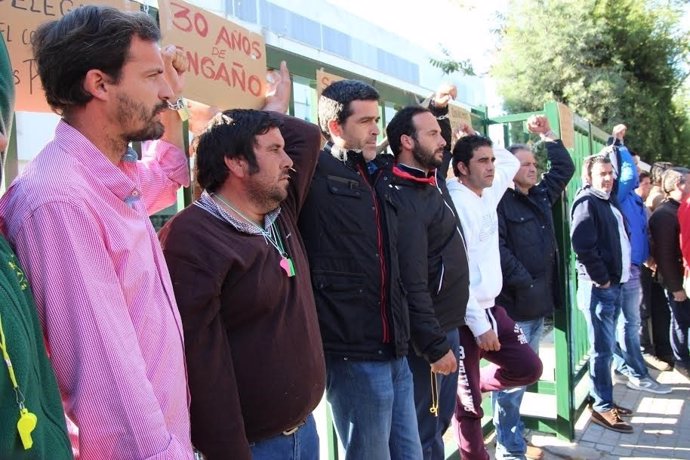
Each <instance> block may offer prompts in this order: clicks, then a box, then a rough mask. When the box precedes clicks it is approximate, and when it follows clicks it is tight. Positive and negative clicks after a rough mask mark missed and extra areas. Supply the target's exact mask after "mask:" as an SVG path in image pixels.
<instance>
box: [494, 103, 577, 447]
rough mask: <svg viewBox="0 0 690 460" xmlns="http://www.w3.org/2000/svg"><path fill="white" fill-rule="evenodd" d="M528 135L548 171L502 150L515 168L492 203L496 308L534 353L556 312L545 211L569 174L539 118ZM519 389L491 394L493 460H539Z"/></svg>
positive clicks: (553, 247)
mask: <svg viewBox="0 0 690 460" xmlns="http://www.w3.org/2000/svg"><path fill="white" fill-rule="evenodd" d="M527 128H528V129H529V131H530V132H531V133H534V134H539V136H540V138H541V140H542V141H544V143H545V145H546V152H547V155H548V159H549V162H550V163H551V167H550V168H549V170H548V171H546V173H544V175H543V176H542V177H541V180H539V176H538V175H537V162H536V159H535V158H534V153H532V150H531V149H530V147H529V146H527V145H523V144H516V145H512V146H510V147H509V148H508V150H509V151H510V152H511V153H512V154H513V155H515V158H517V159H518V160H520V169H519V170H518V172H517V173H516V174H515V177H514V178H513V183H514V184H515V188H509V189H508V190H506V192H505V193H504V194H503V198H501V202H500V203H499V204H498V237H499V244H500V252H501V272H502V273H503V288H502V289H501V294H500V295H499V296H498V299H497V303H498V304H499V305H502V306H503V307H504V308H505V309H506V312H507V313H508V315H509V316H510V317H511V318H512V319H513V320H514V321H515V324H517V325H518V326H520V329H521V330H522V333H523V334H524V336H525V340H527V342H528V343H529V346H530V347H532V349H533V350H534V351H535V352H536V353H539V341H540V340H541V337H542V333H543V329H544V317H545V316H547V315H551V314H552V313H553V310H554V308H560V306H561V304H562V300H561V287H560V286H559V282H558V246H557V243H556V235H555V232H554V227H553V218H552V211H551V207H552V206H553V205H554V204H555V203H556V202H557V201H558V199H559V198H560V197H561V194H562V193H563V190H565V187H566V186H567V185H568V181H570V179H571V178H572V177H573V174H574V173H575V165H574V164H573V160H572V159H571V158H570V154H569V153H568V150H566V148H565V147H564V146H563V142H561V141H560V140H559V139H558V138H557V136H556V134H555V133H554V132H553V131H551V126H550V125H549V121H548V119H547V118H546V117H545V116H541V115H540V116H533V117H530V119H529V120H528V121H527ZM524 394H525V387H517V388H511V389H509V390H503V391H495V392H493V394H492V395H493V398H492V402H493V406H494V407H493V409H494V418H493V420H494V426H495V427H496V458H497V459H499V460H508V459H519V460H523V459H525V458H526V459H540V458H542V456H543V452H542V451H541V449H539V448H538V447H535V446H528V445H527V443H526V442H525V439H524V424H523V423H522V420H521V419H520V404H521V403H522V397H523V395H524Z"/></svg>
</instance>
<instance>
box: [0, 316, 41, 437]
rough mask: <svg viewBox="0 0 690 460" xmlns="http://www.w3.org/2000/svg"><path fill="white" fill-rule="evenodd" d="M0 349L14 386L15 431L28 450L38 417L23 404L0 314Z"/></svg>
mask: <svg viewBox="0 0 690 460" xmlns="http://www.w3.org/2000/svg"><path fill="white" fill-rule="evenodd" d="M0 350H2V357H3V359H4V360H5V363H6V364H7V371H8V373H9V374H10V381H11V382H12V388H14V394H15V398H16V400H17V406H18V407H19V421H18V422H17V431H19V437H20V438H21V441H22V445H23V446H24V450H28V449H31V447H32V446H33V445H34V441H33V439H32V438H31V432H32V431H34V429H35V428H36V423H37V422H38V417H36V414H34V413H31V412H29V409H27V408H26V406H25V405H24V402H25V398H24V394H23V393H22V390H20V389H19V384H18V383H17V376H16V375H14V367H13V366H12V359H10V353H9V351H8V350H7V340H6V339H5V330H4V329H3V328H2V316H0Z"/></svg>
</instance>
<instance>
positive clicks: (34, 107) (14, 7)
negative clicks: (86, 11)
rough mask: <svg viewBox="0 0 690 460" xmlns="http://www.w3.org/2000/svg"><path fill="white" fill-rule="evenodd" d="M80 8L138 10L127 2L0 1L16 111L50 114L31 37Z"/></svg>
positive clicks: (0, 22)
mask: <svg viewBox="0 0 690 460" xmlns="http://www.w3.org/2000/svg"><path fill="white" fill-rule="evenodd" d="M82 5H108V6H112V7H115V8H117V9H120V10H126V11H139V9H140V5H139V4H138V3H136V2H133V1H129V0H0V34H2V36H3V38H4V39H5V42H7V48H8V50H9V52H10V61H12V72H13V74H14V84H15V89H16V92H17V102H16V109H17V110H20V111H27V112H50V111H51V110H50V107H49V106H48V103H47V102H46V100H45V95H44V94H43V87H42V86H41V80H40V78H39V76H38V68H37V66H36V61H35V60H34V57H33V52H32V51H31V37H32V36H33V35H34V33H35V31H36V29H37V28H38V26H39V25H41V24H42V23H44V22H46V21H53V20H57V19H60V18H61V17H63V16H64V15H65V14H67V13H69V12H70V11H72V10H73V9H75V8H78V7H80V6H82Z"/></svg>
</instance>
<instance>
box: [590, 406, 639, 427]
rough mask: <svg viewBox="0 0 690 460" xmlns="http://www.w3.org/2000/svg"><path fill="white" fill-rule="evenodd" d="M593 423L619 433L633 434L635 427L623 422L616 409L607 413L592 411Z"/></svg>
mask: <svg viewBox="0 0 690 460" xmlns="http://www.w3.org/2000/svg"><path fill="white" fill-rule="evenodd" d="M592 422H594V423H596V424H597V425H601V426H603V427H604V428H607V429H609V430H613V431H618V432H619V433H632V432H633V427H632V426H631V425H630V424H629V423H628V422H625V421H623V419H622V418H621V417H620V414H619V413H618V410H617V409H616V408H615V407H614V408H613V409H611V410H609V411H606V412H597V411H592Z"/></svg>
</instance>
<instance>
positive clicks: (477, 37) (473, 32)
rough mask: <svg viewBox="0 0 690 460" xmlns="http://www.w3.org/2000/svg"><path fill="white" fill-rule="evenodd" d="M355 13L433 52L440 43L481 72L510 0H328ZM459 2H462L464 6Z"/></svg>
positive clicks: (486, 69)
mask: <svg viewBox="0 0 690 460" xmlns="http://www.w3.org/2000/svg"><path fill="white" fill-rule="evenodd" d="M328 1H329V3H331V4H334V5H337V6H338V7H339V8H342V9H344V10H346V11H348V12H350V13H352V14H355V15H358V16H360V17H362V18H364V19H366V20H367V21H369V22H372V23H374V24H377V25H379V26H380V27H382V28H384V29H387V30H389V31H391V32H394V33H397V34H399V35H403V36H405V37H407V38H408V39H409V40H410V41H412V42H413V43H416V44H418V45H419V46H421V47H422V48H425V49H427V50H428V51H430V52H431V53H433V54H437V55H439V56H440V55H441V54H440V50H441V44H442V45H443V46H444V47H445V48H446V49H447V50H448V51H449V52H450V56H451V58H452V59H454V60H465V59H468V58H469V59H470V60H471V62H472V64H473V65H474V70H475V72H476V73H478V74H483V73H486V72H487V71H488V70H489V67H490V65H491V60H492V59H491V58H492V51H493V50H494V49H495V46H496V43H495V37H494V35H493V34H492V32H491V31H492V29H493V28H495V26H496V24H497V20H496V14H497V12H499V11H505V10H506V8H507V5H508V0H483V1H481V0H455V1H453V0H423V1H419V0H328ZM458 4H460V5H462V7H461V8H459V7H458Z"/></svg>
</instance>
